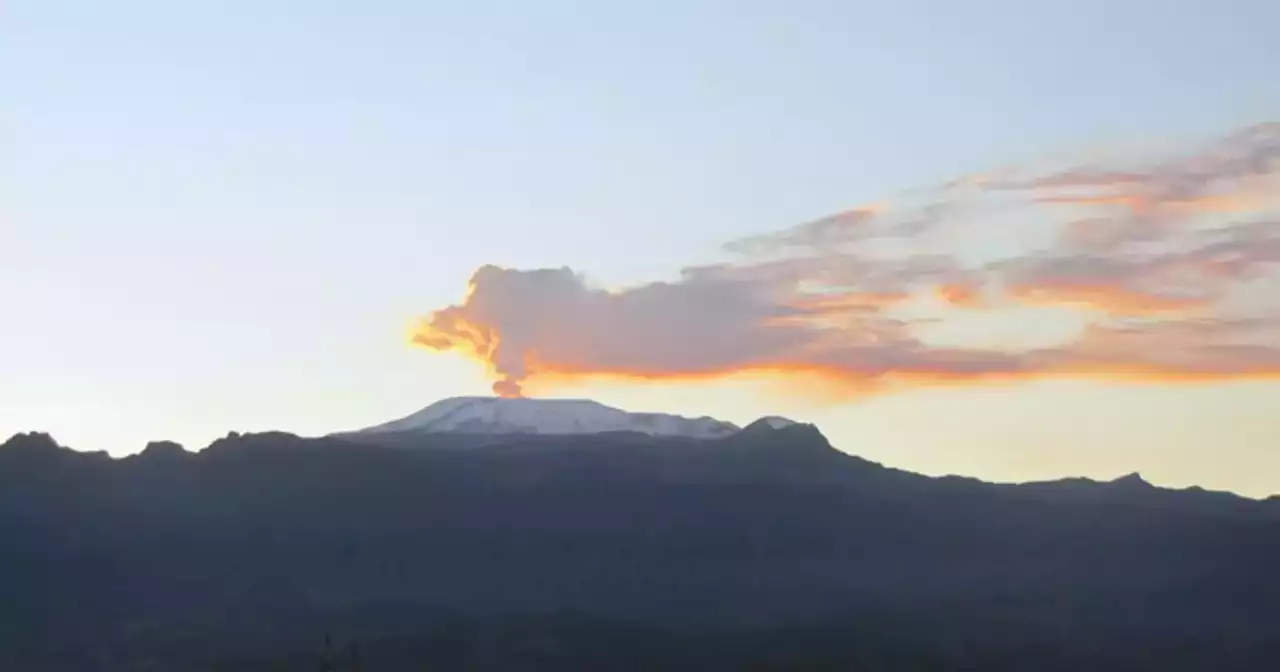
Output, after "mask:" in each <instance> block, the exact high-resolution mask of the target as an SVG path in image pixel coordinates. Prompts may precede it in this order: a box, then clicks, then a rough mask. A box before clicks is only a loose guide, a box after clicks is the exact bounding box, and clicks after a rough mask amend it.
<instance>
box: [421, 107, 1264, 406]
mask: <svg viewBox="0 0 1280 672" xmlns="http://www.w3.org/2000/svg"><path fill="white" fill-rule="evenodd" d="M1278 128H1280V125H1276V124H1268V125H1261V126H1256V127H1252V128H1250V129H1245V130H1243V131H1241V132H1239V133H1236V134H1233V135H1231V136H1228V137H1226V138H1224V139H1222V140H1220V141H1217V142H1214V143H1209V144H1208V145H1207V146H1197V147H1191V148H1189V149H1187V150H1185V151H1182V152H1180V153H1175V154H1174V155H1173V156H1172V157H1160V158H1158V159H1157V158H1146V157H1129V158H1128V160H1126V161H1125V162H1123V165H1117V166H1077V167H1067V168H1065V169H1062V170H1058V171H1050V172H1047V173H1044V174H1040V175H1031V176H1029V177H1025V178H1023V179H1020V180H1016V181H1015V180H1008V179H996V178H994V177H989V176H984V177H983V178H982V179H967V180H962V181H955V182H952V183H950V184H948V185H944V186H943V187H940V188H937V189H934V190H932V191H930V190H921V191H918V192H916V200H917V202H915V203H914V204H907V203H893V202H891V203H890V204H889V205H878V206H875V207H862V208H857V209H854V210H850V211H846V212H844V213H841V214H839V215H836V216H833V217H828V218H823V219H819V220H815V221H813V222H808V223H805V224H801V225H799V226H795V227H791V228H789V229H786V230H783V231H781V232H778V233H774V234H768V235H763V236H753V237H751V238H748V239H745V240H741V241H733V242H730V243H729V244H727V245H726V246H725V250H726V251H727V252H729V253H730V254H732V255H734V256H733V257H732V258H731V259H730V260H728V261H726V262H724V263H718V264H710V265H704V266H697V267H690V268H688V269H686V270H685V271H684V273H683V274H682V276H681V277H680V278H679V279H678V280H676V281H673V282H655V283H649V284H644V285H640V286H636V287H631V288H626V289H622V290H618V291H608V290H605V289H601V288H597V287H593V286H592V285H591V284H590V283H589V282H588V281H587V280H586V279H585V278H583V277H582V276H580V275H578V274H576V273H574V272H573V271H572V270H570V269H568V268H560V269H539V270H517V269H506V268H499V267H496V266H485V267H482V268H480V269H479V270H477V271H476V273H475V274H474V276H473V277H472V278H471V283H470V288H469V291H468V293H467V295H466V297H465V299H464V300H463V301H462V302H461V303H459V304H457V305H453V306H448V307H445V308H442V309H440V310H437V311H435V312H433V313H431V314H430V315H429V316H427V317H426V318H424V319H423V320H422V321H421V323H420V325H419V327H418V328H417V330H416V331H415V333H414V336H413V341H414V343H416V344H418V345H420V346H423V347H425V348H429V349H432V350H438V351H454V352H460V353H462V354H464V355H466V356H468V357H471V358H473V359H475V360H477V361H479V362H481V363H483V364H484V366H485V367H486V369H487V371H488V373H489V375H490V376H491V377H492V378H493V379H494V380H495V381H496V382H495V384H494V390H495V392H497V393H498V394H503V395H519V394H524V393H529V392H542V391H547V390H550V389H554V388H557V387H564V386H571V385H574V384H577V383H580V382H583V381H588V380H616V379H623V380H664V381H696V380H709V379H719V378H747V379H753V380H762V381H766V382H771V384H784V383H786V382H787V381H791V382H792V384H793V385H792V388H791V389H793V390H799V391H801V392H802V393H806V394H819V395H824V396H825V395H838V396H845V397H848V396H858V395H866V394H882V393H886V392H889V391H892V390H896V389H902V388H906V387H914V386H921V385H972V384H980V383H987V382H1012V381H1020V380H1028V379H1034V378H1058V377H1087V378H1099V379H1107V380H1161V381H1186V382H1194V381H1202V380H1213V379H1222V378H1250V377H1276V376H1280V337H1277V334H1280V275H1278V273H1277V272H1278V271H1280V212H1277V211H1276V207H1277V204H1276V203H1275V199H1269V198H1259V197H1257V194H1258V193H1259V192H1258V189H1259V187H1258V185H1259V184H1278V183H1280V182H1277V180H1276V178H1277V176H1278V175H1280V132H1278V131H1277V129H1278ZM920 194H923V196H920ZM1020 197H1021V200H1019V198H1020ZM990 199H996V201H997V202H999V204H1000V205H999V208H1000V210H999V211H998V212H999V214H1000V215H1001V216H1002V219H1000V220H999V221H1018V222H1023V223H1026V224H1031V223H1037V222H1038V223H1041V224H1044V225H1047V226H1051V227H1056V231H1057V233H1056V235H1055V236H1053V237H1051V239H1050V240H1052V241H1053V242H1052V243H1050V244H1049V245H1048V246H1041V247H1036V246H1029V245H1027V244H1025V243H1024V244H1023V245H1022V246H1021V247H1020V248H1018V249H1016V250H1013V251H1009V246H1008V245H1007V244H996V245H988V244H986V242H985V241H986V240H987V239H988V238H990V237H992V236H999V235H1005V237H1006V238H1007V239H1010V240H1018V239H1019V236H1018V231H1008V232H1001V231H999V230H997V229H994V228H992V225H991V224H990V223H989V220H988V219H986V218H987V217H989V216H990V215H991V213H993V212H997V211H995V210H992V209H991V207H990V206H989V205H988V201H989V200H990ZM1081 208H1083V209H1085V210H1087V213H1082V212H1079V211H1078V210H1080V209H1081ZM1064 211H1067V212H1066V214H1065V216H1064ZM1005 215H1015V216H1013V217H1005ZM1002 226H1006V227H1007V226H1010V225H1008V224H1005V225H1002ZM956 240H969V241H972V242H971V243H969V246H970V247H971V248H972V249H974V250H978V251H980V252H983V251H987V252H989V251H990V250H995V251H997V252H999V255H998V256H996V257H994V258H986V259H974V258H973V255H972V254H960V253H959V252H958V251H955V250H958V249H959V248H957V247H956V244H955V243H954V241H956ZM965 249H968V248H965ZM1260 288H1261V289H1260ZM928 297H933V298H934V299H935V301H934V302H933V305H934V306H935V308H931V309H928V310H932V311H933V312H927V311H926V312H921V310H923V309H921V308H919V306H920V305H928V304H929V302H927V301H926V302H917V301H914V299H916V298H928ZM936 299H941V306H942V307H941V308H936V306H937V305H938V302H937V301H936ZM1045 303H1048V304H1054V305H1058V306H1065V307H1068V308H1073V309H1075V310H1078V311H1080V314H1081V315H1082V316H1083V318H1084V319H1085V321H1086V322H1087V323H1088V324H1089V325H1090V326H1089V327H1088V328H1087V329H1086V330H1085V332H1084V333H1083V334H1082V335H1081V336H1080V337H1079V338H1078V339H1076V340H1075V341H1072V342H1068V343H1062V344H1059V345H1056V346H1054V347H1043V348H1039V349H1027V350H1007V349H999V348H995V347H992V348H978V347H966V348H957V347H940V346H938V345H936V344H933V343H929V342H926V341H924V340H922V337H921V335H920V327H922V326H923V325H925V324H936V323H939V322H942V323H946V321H947V320H948V319H952V318H954V317H955V316H957V315H961V314H964V313H968V312H973V311H983V310H985V309H986V308H991V307H1003V308H1010V307H1012V308H1016V307H1017V306H1020V305H1027V304H1045ZM999 312H1001V313H1005V314H1006V317H1005V318H1003V319H1013V318H1008V316H1007V314H1008V311H999ZM983 314H985V313H983ZM1013 314H1014V315H1016V314H1017V313H1016V310H1015V312H1014V313H1013Z"/></svg>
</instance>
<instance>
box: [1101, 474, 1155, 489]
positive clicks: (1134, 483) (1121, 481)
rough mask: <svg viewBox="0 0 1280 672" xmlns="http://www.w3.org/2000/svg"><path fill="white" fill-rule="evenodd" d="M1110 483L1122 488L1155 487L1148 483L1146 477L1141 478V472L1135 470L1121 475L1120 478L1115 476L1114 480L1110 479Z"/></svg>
mask: <svg viewBox="0 0 1280 672" xmlns="http://www.w3.org/2000/svg"><path fill="white" fill-rule="evenodd" d="M1111 485H1114V486H1119V487H1124V488H1153V487H1155V486H1153V485H1151V483H1149V482H1148V481H1147V479H1145V478H1143V477H1142V474H1140V473H1138V472H1136V471H1135V472H1133V473H1132V474H1125V475H1124V476H1121V477H1120V478H1117V479H1115V480H1114V481H1111Z"/></svg>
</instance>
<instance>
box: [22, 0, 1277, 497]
mask: <svg viewBox="0 0 1280 672" xmlns="http://www.w3.org/2000/svg"><path fill="white" fill-rule="evenodd" d="M1276 26H1280V3H1275V2H1269V1H1267V0H1248V1H1247V0H1224V1H1222V2H1185V1H1179V0H1164V1H1157V0H1106V1H1103V0H1088V1H1076V2H1070V3H1067V2H1014V1H1013V0H1008V1H1003V2H968V3H959V2H943V1H936V2H847V1H846V2H835V1H833V2H744V1H738V2H694V1H692V0H684V1H680V2H667V1H661V2H647V3H621V2H591V3H589V2H582V1H578V2H566V1H548V0H544V1H542V2H505V3H503V2H454V3H439V2H427V1H419V2H409V1H407V0H406V1H403V2H391V1H386V0H382V1H379V0H368V1H365V2H358V3H357V2H348V3H339V2H308V3H304V2H279V1H272V0H254V1H252V2H250V1H246V0H222V1H220V2H203V3H201V2H164V1H160V0H152V1H145V2H144V1H141V0H119V1H117V2H112V3H105V2H94V1H89V0H80V1H70V0H11V1H10V2H7V3H5V5H4V7H3V8H2V9H0V133H3V136H2V137H0V307H2V308H3V322H2V323H0V434H4V435H7V434H8V433H10V432H13V431H19V430H26V429H43V430H48V431H51V432H53V433H54V434H55V435H56V436H57V437H59V438H60V439H62V440H63V441H64V442H66V443H69V444H72V445H74V446H76V447H78V448H85V449H96V448H102V449H108V450H111V451H112V452H116V453H122V452H129V451H132V450H137V449H139V448H140V447H141V446H142V444H143V443H144V442H145V441H146V440H148V439H154V438H173V439H177V440H180V441H183V442H185V443H187V444H188V445H190V446H192V447H199V446H203V445H205V444H206V443H207V442H208V441H209V440H211V439H212V438H214V437H216V436H219V435H222V434H224V433H226V431H228V430H232V429H236V430H256V429H267V428H281V429H286V430H291V431H296V432H299V433H321V432H327V431H332V430H337V429H345V428H350V427H353V426H359V425H364V424H370V423H372V422H376V421H381V420H385V419H389V418H390V417H392V416H398V415H400V414H403V413H405V412H408V411H410V410H413V409H415V408H417V407H419V406H422V405H425V404H426V403H429V402H430V401H433V400H435V399H437V398H440V397H445V396H453V395H456V394H464V393H485V392H486V391H487V389H488V382H487V381H486V380H484V379H483V377H482V375H481V371H480V370H479V369H478V368H477V367H474V366H473V365H471V364H469V363H466V362H462V361H459V360H457V359H453V358H450V357H442V356H438V355H433V354H430V353H427V352H422V351H416V350H412V349H410V348H408V347H407V346H406V344H405V343H406V338H405V333H406V329H407V326H408V324H409V322H410V321H411V320H412V319H413V318H414V317H415V316H417V315H420V314H422V313H425V312H427V311H430V310H432V309H435V308H439V307H441V306H443V305H446V304H448V303H451V302H454V301H456V300H458V299H459V298H460V297H461V295H462V293H463V291H464V289H465V283H466V280H467V278H468V277H469V276H470V274H471V272H472V271H473V270H474V269H475V268H476V267H477V266H479V265H481V264H485V263H494V264H500V265H508V266H514V267H521V268H535V267H542V266H561V265H568V266H571V267H573V268H575V269H578V270H581V271H585V272H586V273H588V274H589V275H590V276H592V277H594V278H596V279H598V280H599V281H601V282H604V283H608V284H610V285H624V284H628V283H634V282H641V281H645V280H650V279H655V278H662V277H665V276H667V275H669V274H670V273H672V272H674V271H675V270H676V269H678V268H679V267H680V266H683V265H685V264H689V263H697V262H699V261H704V260H706V259H708V258H709V257H710V256H711V255H713V254H714V253H715V252H716V248H717V246H718V245H719V244H720V243H722V242H724V241H726V240H729V239H732V238H736V237H738V236H741V235H745V234H750V233H755V232H759V231H765V230H771V229H776V228H781V227H784V226H787V225H790V224H794V223H796V222H799V221H804V220H806V219H810V218H813V217H816V216H821V215H824V214H827V213H830V212H833V211H836V210H839V209H842V208H846V207H848V206H851V205H855V204H858V203H861V202H865V201H868V200H874V199H877V198H880V197H882V196H885V195H886V194H892V193H893V192H895V191H897V190H900V189H904V188H910V187H914V186H918V185H923V184H928V183H931V182H934V181H936V180H939V179H943V178H946V177H950V176H953V175H955V174H958V173H962V172H969V171H974V170H981V169H984V168H988V167H993V166H997V165H1001V164H1003V163H1006V162H1009V161H1011V160H1017V159H1022V158H1025V157H1030V156H1035V155H1037V154H1039V153H1041V152H1045V151H1049V150H1058V149H1063V148H1079V147H1087V146H1096V145H1098V144H1100V143H1106V142H1108V141H1112V140H1119V139H1123V140H1126V141H1128V140H1133V139H1142V138H1147V137H1169V136H1178V135H1182V134H1206V133H1209V134H1211V133H1215V132H1218V131H1221V130H1229V129H1231V128H1234V127H1236V126H1238V125H1240V124H1242V123H1251V122H1255V121H1262V120H1273V119H1276V118H1280V85H1277V83H1276V82H1277V77H1276V66H1277V65H1280V41H1278V40H1277V39H1276V38H1277V36H1276V32H1275V30H1276ZM1041 387H1043V386H1041ZM1068 387H1071V386H1068ZM1228 387H1230V386H1228ZM1237 387H1238V386H1237ZM1255 388H1256V389H1255ZM1255 388H1250V389H1249V390H1247V391H1241V389H1237V388H1236V387H1231V389H1227V388H1221V389H1219V388H1205V389H1201V390H1196V391H1189V392H1185V393H1179V394H1180V396H1177V398H1176V399H1174V400H1172V401H1167V402H1161V403H1165V404H1166V405H1165V406H1158V405H1157V406H1152V405H1151V404H1152V403H1154V402H1153V401H1152V399H1155V398H1156V397H1159V396H1160V395H1162V394H1172V393H1171V392H1168V391H1156V392H1152V393H1151V394H1150V396H1133V395H1135V394H1138V393H1137V392H1135V391H1133V390H1126V391H1123V392H1113V393H1112V394H1113V396H1112V397H1107V401H1105V402H1100V403H1095V402H1092V401H1090V399H1093V398H1096V395H1097V393H1098V390H1096V389H1089V388H1087V386H1085V387H1079V386H1076V387H1071V389H1069V390H1059V389H1054V390H1047V391H1046V390H1042V389H1039V388H1036V389H1031V388H1027V389H1019V390H1017V391H1010V390H1003V391H999V390H997V391H992V390H982V391H976V392H972V393H970V392H956V391H952V390H948V391H945V392H936V393H935V392H921V393H918V394H911V395H904V396H900V397H894V398H889V399H884V400H877V401H875V402H873V403H871V404H859V405H851V406H848V407H841V408H831V407H829V408H821V409H814V408H810V407H803V406H801V405H799V404H797V403H791V404H788V403H783V402H780V401H779V400H777V399H774V398H766V397H761V396H760V395H758V394H754V393H746V392H744V391H743V390H741V389H738V388H734V389H729V388H726V387H725V386H707V387H700V388H697V389H694V388H681V389H676V388H662V389H655V388H647V389H635V390H620V389H613V388H609V389H605V388H601V389H600V390H597V391H596V395H597V396H599V397H600V398H601V399H602V400H605V401H610V402H614V403H619V404H624V405H627V406H630V407H634V408H637V410H640V409H655V410H678V411H682V412H685V413H689V414H703V413H708V414H715V415H720V416H723V417H726V418H728V419H732V420H737V421H744V420H750V419H751V418H752V417H754V416H757V415H761V414H764V413H770V412H774V411H776V410H778V409H779V406H782V407H784V409H783V410H786V411H788V412H791V413H792V414H794V415H797V416H801V417H804V418H806V419H812V420H815V421H817V422H819V424H820V425H821V426H822V427H823V428H824V430H826V432H827V434H828V435H829V436H830V437H831V438H832V439H833V441H834V442H835V443H837V444H838V445H840V446H841V447H844V448H846V449H848V450H850V451H851V452H857V453H861V454H864V455H867V456H869V457H873V458H874V459H879V460H882V461H886V462H889V463H892V464H895V465H900V466H905V467H909V468H915V469H920V470H924V471H930V472H934V473H938V472H948V471H953V472H961V473H967V474H973V475H978V476H983V477H988V478H1000V479H1020V478H1036V477H1049V476H1055V475H1065V474H1086V475H1095V476H1101V477H1106V476H1112V475H1118V473H1120V472H1123V471H1132V470H1135V469H1141V470H1143V471H1144V472H1145V473H1148V474H1149V476H1150V477H1152V480H1157V481H1161V480H1163V481H1164V482H1168V483H1171V484H1186V483H1190V482H1201V483H1204V484H1206V485H1210V486H1216V487H1230V488H1234V489H1237V490H1242V491H1248V492H1251V493H1254V494H1261V493H1265V492H1272V491H1280V481H1276V480H1275V479H1274V478H1272V480H1270V481H1267V480H1266V477H1265V476H1263V475H1259V473H1258V472H1259V471H1260V470H1270V473H1272V474H1276V473H1280V462H1278V461H1277V460H1278V459H1280V458H1276V457H1274V453H1275V452H1276V451H1274V450H1271V451H1267V450H1265V449H1264V448H1263V444H1264V443H1267V442H1269V443H1270V445H1271V446H1275V445H1276V443H1275V441H1274V439H1276V438H1277V437H1278V436H1280V434H1278V433H1277V432H1276V431H1271V430H1268V429H1266V428H1267V427H1269V423H1267V422H1266V421H1265V415H1266V413H1267V412H1268V411H1267V409H1268V408H1271V409H1273V408H1274V405H1273V403H1274V400H1275V399H1276V398H1277V395H1276V389H1277V388H1275V387H1273V386H1261V387H1257V386H1255ZM1228 394H1230V395H1232V396H1230V397H1228V396H1225V395H1228ZM993 395H994V396H993ZM1002 395H1003V396H1002ZM1063 395H1066V396H1063ZM1125 395H1129V396H1125ZM1215 395H1216V396H1215ZM1068 398H1070V399H1071V400H1073V401H1072V402H1071V403H1074V404H1077V406H1076V407H1073V408H1076V410H1075V411H1072V412H1064V411H1062V410H1061V409H1062V403H1063V400H1064V399H1068ZM1130 398H1132V399H1133V401H1131V402H1125V401H1124V399H1130ZM1227 399H1230V401H1229V402H1228V401H1225V400H1227ZM1125 403H1130V405H1129V406H1125ZM1091 404H1092V405H1091ZM1125 408H1128V409H1131V411H1132V412H1136V413H1154V412H1157V411H1155V410H1153V409H1160V408H1164V409H1167V410H1168V411H1169V412H1170V413H1171V414H1172V415H1173V416H1176V417H1177V418H1179V419H1178V420H1177V421H1176V422H1163V421H1160V420H1156V421H1155V422H1154V423H1149V424H1152V425H1157V426H1153V427H1151V429H1150V431H1147V432H1146V433H1143V431H1138V430H1134V429H1133V428H1132V425H1133V424H1134V419H1133V416H1132V415H1124V413H1123V412H1122V411H1123V409H1125ZM1090 413H1101V414H1103V415H1106V416H1107V417H1108V418H1110V420H1109V422H1111V423H1112V424H1111V425H1108V424H1106V422H1107V421H1103V420H1099V422H1100V423H1101V424H1097V423H1092V424H1091V425H1090V427H1089V431H1090V432H1092V433H1091V434H1089V435H1088V436H1085V435H1080V436H1076V435H1070V434H1064V433H1063V432H1064V431H1067V430H1074V429H1078V428H1080V426H1081V424H1080V422H1079V418H1078V417H1076V416H1078V415H1081V414H1084V415H1087V414H1090ZM921 417H927V418H936V419H937V421H936V422H921V421H920V420H919V418H921ZM988 417H992V418H998V419H997V420H994V421H986V420H982V421H979V420H977V418H988ZM1054 418H1056V420H1054ZM1055 422H1056V423H1057V424H1054V423H1055ZM1188 422H1190V423H1192V424H1191V425H1190V426H1188V425H1187V423H1188ZM1249 423H1255V424H1253V425H1251V424H1249ZM1255 426H1256V427H1257V428H1258V429H1257V432H1255V433H1253V434H1249V433H1247V432H1246V430H1242V429H1241V427H1246V428H1247V427H1255ZM1224 427H1229V428H1232V429H1233V430H1234V431H1236V432H1237V433H1239V432H1245V433H1244V434H1241V435H1240V436H1238V437H1236V438H1237V439H1238V440H1237V441H1236V443H1238V444H1239V445H1238V446H1233V447H1230V448H1222V447H1221V446H1215V450H1216V451H1218V452H1217V454H1216V455H1215V459H1214V460H1213V462H1212V464H1209V463H1208V462H1207V461H1206V460H1205V458H1204V451H1203V450H1202V448H1203V445H1204V442H1205V440H1206V439H1207V438H1208V437H1211V436H1215V435H1219V434H1221V431H1220V430H1221V429H1222V428H1224ZM1191 430H1199V431H1191ZM1189 431H1190V434H1188V432H1189ZM1267 431H1269V432H1270V433H1269V434H1266V435H1265V437H1264V436H1263V435H1262V433H1265V432H1267ZM1109 432H1113V433H1109ZM1189 435H1193V438H1191V439H1188V438H1187V436H1189ZM1264 439H1265V441H1264ZM1218 443H1221V441H1220V440H1219V441H1218ZM1228 443H1230V442H1228ZM1117 444H1123V445H1122V446H1120V445H1117ZM1215 469H1216V470H1217V471H1215Z"/></svg>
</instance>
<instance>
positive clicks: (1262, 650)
mask: <svg viewBox="0 0 1280 672" xmlns="http://www.w3.org/2000/svg"><path fill="white" fill-rule="evenodd" d="M0 540H3V542H2V545H0V669H4V670H23V671H25V672H38V671H42V670H59V671H61V670H69V671H70V670H74V671H76V672H95V671H99V670H102V671H108V670H109V671H112V672H115V671H119V670H228V671H229V670H237V671H244V672H254V671H257V670H299V671H306V670H315V669H320V668H319V665H320V664H323V665H328V666H329V667H328V668H324V669H333V670H336V671H342V670H350V669H360V670H364V671H366V672H372V671H378V670H396V671H404V670H420V669H431V670H459V669H483V670H655V669H661V670H711V669H731V670H732V669H759V670H765V669H794V670H801V669H805V670H822V669H830V670H837V669H838V670H847V669H855V670H925V669H940V670H943V669H945V670H953V669H974V670H1000V669H1035V670H1045V671H1051V670H1079V669H1099V670H1104V669H1105V670H1157V669H1158V670H1259V669H1273V667H1274V665H1275V661H1276V660H1277V659H1280V658H1277V656H1280V580H1277V568H1280V502H1277V501H1275V500H1269V501H1264V502H1259V501H1254V500H1248V499H1244V498H1239V497H1235V496H1233V495H1230V494H1225V493H1215V492H1207V491H1202V490H1183V491H1172V490H1164V489H1160V488H1156V487H1153V486H1151V485H1149V484H1147V483H1146V482H1145V481H1143V480H1142V479H1141V478H1140V477H1138V476H1136V475H1134V476H1130V477H1126V478H1122V479H1119V480H1117V481H1112V482H1103V483H1099V482H1093V481H1087V480H1083V479H1071V480H1064V481H1057V482H1052V483H1042V484H1028V485H1019V486H1012V485H993V484H987V483H982V482H979V481H976V480H972V479H962V478H941V479H933V478H926V477H923V476H919V475H915V474H911V473H907V472H902V471H897V470H894V469H889V468H886V467H883V466H880V465H878V464H875V463H872V462H868V461H865V460H862V459H859V458H856V457H852V456H849V455H846V454H844V453H841V452H839V451H837V450H834V449H833V448H831V447H830V446H829V445H828V444H827V442H826V440H825V439H824V438H823V437H822V435H821V434H819V433H818V432H817V430H815V429H813V428H812V427H809V426H804V425H798V426H792V427H787V428H783V429H771V428H769V427H767V426H764V425H755V426H752V427H750V428H748V429H747V430H745V431H743V432H741V433H739V434H737V435H734V436H732V437H730V438H727V439H721V440H715V441H705V440H704V441H699V440H692V439H654V438H649V437H645V436H640V435H635V434H610V435H588V436H570V437H536V436H524V437H519V436H508V437H493V436H490V437H474V436H472V437H468V436H461V435H453V436H449V435H438V436H430V437H424V436H408V435H399V436H395V435H392V436H378V437H365V438H351V437H348V438H344V439H337V438H326V439H302V438H298V437H295V436H291V435H288V434H280V433H268V434H251V435H244V436H240V435H232V436H229V437H228V438H226V439H222V440H219V441H217V442H215V443H214V444H213V445H211V446H210V447H209V448H207V449H206V450H204V451H201V452H199V453H189V452H186V451H184V450H183V449H182V448H181V447H180V446H177V445H175V444H171V443H154V444H151V445H149V446H148V447H147V449H146V450H145V451H143V452H142V453H141V454H138V455H136V456H131V457H127V458H123V459H111V458H109V457H107V456H106V455H104V454H101V453H96V454H95V453H80V452H74V451H71V450H68V449H65V448H61V447H59V446H58V445H57V444H56V443H55V442H54V441H53V440H52V439H51V438H49V437H48V436H45V435H39V434H27V435H18V436H16V437H14V438H12V439H10V440H9V441H8V442H7V443H5V444H3V446H0ZM324 633H331V634H332V638H333V639H332V642H331V646H324V645H323V644H322V642H323V641H324V637H325V634H324ZM351 642H359V643H360V647H359V650H358V651H357V650H355V649H354V648H351V647H350V646H349V643H351ZM322 658H323V660H324V661H325V662H323V663H319V662H318V661H320V660H321V659H322Z"/></svg>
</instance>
